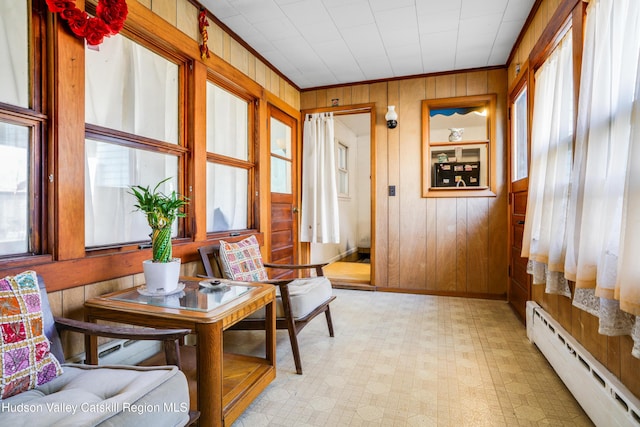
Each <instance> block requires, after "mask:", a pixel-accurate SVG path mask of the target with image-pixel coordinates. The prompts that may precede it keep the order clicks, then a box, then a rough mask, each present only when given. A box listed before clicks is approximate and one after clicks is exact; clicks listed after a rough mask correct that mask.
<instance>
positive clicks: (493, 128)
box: [421, 93, 499, 198]
mask: <svg viewBox="0 0 640 427" xmlns="http://www.w3.org/2000/svg"><path fill="white" fill-rule="evenodd" d="M497 98H498V96H497V94H495V93H488V94H486V95H471V96H456V97H451V98H433V99H425V100H423V101H422V113H421V114H422V115H421V120H422V139H421V146H422V152H421V156H422V173H421V175H422V197H465V198H466V197H495V196H496V195H497V166H498V164H497V155H496V150H497V141H496V135H497V126H498V122H499V120H498V117H497V116H496V115H497V113H498V109H497ZM480 105H482V106H484V105H486V106H488V108H489V115H488V116H487V126H489V129H488V135H489V140H488V141H486V142H483V143H486V144H487V151H488V152H487V160H488V163H489V164H488V165H487V179H488V187H487V188H481V189H466V188H465V189H462V190H455V189H433V188H431V146H432V144H431V141H430V139H429V134H430V133H429V129H430V127H429V126H430V115H429V112H430V110H431V109H433V108H456V107H472V106H480Z"/></svg>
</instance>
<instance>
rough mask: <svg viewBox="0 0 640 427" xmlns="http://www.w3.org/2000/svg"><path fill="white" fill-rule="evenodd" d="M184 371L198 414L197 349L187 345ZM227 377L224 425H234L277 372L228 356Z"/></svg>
mask: <svg viewBox="0 0 640 427" xmlns="http://www.w3.org/2000/svg"><path fill="white" fill-rule="evenodd" d="M180 357H181V363H182V371H183V372H184V374H185V375H186V376H187V380H188V382H189V398H190V400H191V409H192V410H197V409H198V408H197V406H198V387H197V378H198V373H197V368H196V347H195V346H190V345H185V346H181V347H180ZM163 364H165V361H164V353H162V352H161V353H158V354H157V355H155V356H153V357H151V358H149V359H147V360H145V361H144V362H142V363H141V365H163ZM222 374H223V377H224V381H223V385H222V392H223V397H222V408H223V410H222V413H223V417H224V421H225V422H224V424H225V425H231V423H233V421H235V420H236V419H237V418H238V417H239V416H240V415H241V414H242V412H243V411H244V410H245V409H246V408H247V407H248V406H249V405H250V404H251V402H253V400H254V399H255V398H256V397H257V396H258V395H259V394H260V393H261V392H262V391H263V390H264V389H265V388H266V387H267V386H268V385H269V383H270V382H271V381H273V380H274V379H275V377H276V368H275V366H273V365H271V364H270V363H269V361H268V360H266V359H264V358H260V357H255V356H246V355H242V354H234V353H224V362H223V366H222Z"/></svg>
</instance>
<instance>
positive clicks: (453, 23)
mask: <svg viewBox="0 0 640 427" xmlns="http://www.w3.org/2000/svg"><path fill="white" fill-rule="evenodd" d="M459 18H460V11H459V10H457V9H453V10H444V11H440V12H434V13H432V14H429V15H421V16H418V31H419V32H420V33H421V34H422V33H440V32H442V31H451V30H457V29H458V25H459Z"/></svg>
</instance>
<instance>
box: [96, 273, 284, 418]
mask: <svg viewBox="0 0 640 427" xmlns="http://www.w3.org/2000/svg"><path fill="white" fill-rule="evenodd" d="M201 280H203V279H199V278H196V277H184V278H181V283H183V284H184V285H185V287H184V290H182V291H180V292H179V293H176V294H174V295H170V296H164V297H163V296H161V297H157V296H145V295H142V294H141V293H140V292H139V289H140V288H131V289H125V290H122V291H117V292H113V293H110V294H106V295H102V296H100V297H97V298H92V299H90V300H87V301H86V302H85V318H86V320H87V321H90V322H96V321H98V320H105V321H111V322H117V323H125V324H131V325H139V326H147V327H155V328H190V329H191V330H192V331H193V332H194V333H195V334H196V335H197V345H196V347H195V360H196V371H195V372H194V376H195V378H191V380H192V381H193V382H195V387H193V384H190V388H195V389H196V390H195V392H194V390H192V393H191V395H192V396H194V395H197V398H194V399H192V402H191V406H192V408H191V409H197V410H198V411H200V413H201V415H200V420H199V425H200V426H222V425H231V423H232V422H233V421H234V420H235V419H236V418H238V416H240V414H242V412H243V411H244V410H245V409H246V407H247V406H248V405H249V404H250V403H251V402H252V401H253V400H254V399H255V398H256V396H258V395H259V394H260V393H261V392H262V390H264V389H265V387H266V386H267V385H268V384H269V383H270V382H271V381H273V379H274V378H275V376H276V366H275V364H276V352H275V348H276V345H275V342H276V341H275V338H276V335H275V325H276V318H275V311H276V310H275V288H274V287H273V286H272V285H268V284H260V283H240V282H230V281H222V282H223V283H222V285H218V286H224V288H218V287H214V288H203V287H201V286H199V285H198V283H199V282H200V281H201ZM142 289H144V288H142ZM263 307H265V308H266V318H267V320H268V321H267V322H266V323H267V327H266V330H265V344H266V346H265V347H266V352H265V353H266V354H265V357H264V358H261V357H255V356H248V355H239V354H229V353H224V352H223V347H222V337H223V331H224V330H225V329H227V328H229V327H230V326H232V325H233V324H235V323H236V322H238V321H240V320H241V319H243V318H245V317H247V316H248V315H250V314H251V313H253V312H255V311H257V310H259V309H261V308H263ZM189 347H191V346H184V347H183V348H184V349H187V348H189ZM97 359H98V345H97V338H96V337H88V338H87V362H88V363H97ZM187 376H190V375H187ZM190 382H191V381H190ZM196 402H197V407H195V403H196Z"/></svg>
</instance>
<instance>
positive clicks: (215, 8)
mask: <svg viewBox="0 0 640 427" xmlns="http://www.w3.org/2000/svg"><path fill="white" fill-rule="evenodd" d="M200 3H201V4H202V5H203V6H204V7H206V8H207V9H208V10H209V11H210V12H211V13H213V15H215V16H216V18H218V19H219V20H220V21H221V22H223V23H224V24H225V25H226V26H227V27H229V28H230V29H231V30H232V31H233V32H234V33H236V34H237V35H238V36H239V37H240V38H242V39H243V40H244V41H245V42H246V43H247V44H248V45H249V46H251V47H252V48H253V49H254V50H255V51H256V52H258V53H259V54H260V55H261V56H262V57H263V58H265V59H266V60H267V61H269V62H270V63H271V64H272V65H273V66H274V67H275V68H277V69H278V70H279V71H280V72H281V73H282V74H284V75H285V76H286V77H287V78H288V79H289V80H291V81H292V82H293V83H294V84H295V85H296V86H298V87H299V88H300V89H306V88H313V87H321V86H331V85H339V84H345V83H356V82H362V81H371V80H379V79H389V78H398V77H406V76H413V75H421V74H428V73H436V72H443V71H453V70H464V69H470V68H481V67H489V66H499V65H504V64H505V63H506V61H507V58H508V57H509V54H510V52H511V49H512V47H513V45H514V44H515V41H516V39H517V37H518V35H519V33H520V30H521V29H522V27H523V26H524V23H525V21H526V20H527V17H528V15H529V12H530V11H531V8H532V6H533V4H534V3H535V0H200Z"/></svg>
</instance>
